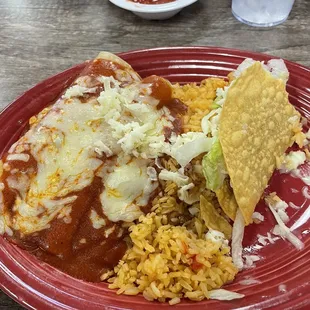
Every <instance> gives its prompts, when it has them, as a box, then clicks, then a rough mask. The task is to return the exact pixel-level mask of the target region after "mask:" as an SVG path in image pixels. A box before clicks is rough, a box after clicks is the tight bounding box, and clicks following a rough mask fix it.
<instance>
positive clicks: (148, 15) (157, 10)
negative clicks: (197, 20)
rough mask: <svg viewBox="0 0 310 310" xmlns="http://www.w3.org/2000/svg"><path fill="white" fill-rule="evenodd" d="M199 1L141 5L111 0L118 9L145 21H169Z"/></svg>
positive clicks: (182, 0) (186, 0) (124, 0)
mask: <svg viewBox="0 0 310 310" xmlns="http://www.w3.org/2000/svg"><path fill="white" fill-rule="evenodd" d="M196 1H197V0H176V1H173V2H168V3H165V4H140V3H134V2H132V1H129V0H110V2H112V3H113V4H115V5H117V6H118V7H120V8H122V9H125V10H128V11H131V12H132V13H134V14H136V15H137V16H139V17H142V18H144V19H157V20H159V19H161V20H162V19H168V18H170V17H172V16H174V15H176V14H177V13H179V12H180V11H181V10H182V9H183V8H185V7H186V6H189V5H191V4H192V3H194V2H196Z"/></svg>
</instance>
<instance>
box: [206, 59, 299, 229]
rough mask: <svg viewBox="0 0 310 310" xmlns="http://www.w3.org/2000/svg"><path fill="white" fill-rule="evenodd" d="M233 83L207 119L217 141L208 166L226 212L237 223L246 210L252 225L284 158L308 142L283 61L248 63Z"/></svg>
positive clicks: (209, 177)
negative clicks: (297, 144)
mask: <svg viewBox="0 0 310 310" xmlns="http://www.w3.org/2000/svg"><path fill="white" fill-rule="evenodd" d="M230 79H231V81H230V84H229V85H228V86H226V87H225V88H224V89H219V90H218V93H217V98H216V100H215V101H214V107H215V109H214V110H212V111H211V112H210V113H209V114H208V115H207V116H205V117H204V119H203V120H202V128H203V130H204V133H205V134H207V135H210V136H212V137H214V142H213V145H212V147H211V150H210V151H209V152H208V153H207V154H206V155H205V156H204V158H203V161H202V165H203V172H204V176H205V178H206V186H207V188H208V189H210V190H212V191H214V192H215V193H216V195H217V198H218V201H219V204H220V206H221V208H222V210H223V212H224V213H225V214H226V215H227V217H228V218H230V219H231V220H235V218H236V213H237V210H238V209H240V211H241V214H242V216H243V219H244V223H245V225H248V224H250V223H252V214H253V212H254V210H255V206H256V204H257V203H258V201H259V200H260V198H261V196H262V194H263V191H264V189H265V188H266V186H267V184H268V181H269V179H270V178H271V176H272V174H273V172H274V170H275V168H276V166H277V163H279V161H281V156H282V155H283V154H284V152H285V151H286V149H287V148H288V147H290V146H291V145H292V144H293V142H294V141H302V133H301V125H300V115H299V113H298V112H297V111H296V110H295V108H294V107H293V106H292V105H291V104H290V103H289V100H288V93H287V92H286V81H287V79H288V71H287V69H286V66H285V64H284V62H283V60H271V61H269V62H268V63H267V65H265V64H263V63H261V62H258V61H254V60H252V59H246V60H245V61H244V62H243V63H242V64H241V65H240V66H239V67H238V69H237V70H236V71H235V72H233V73H232V74H231V76H230Z"/></svg>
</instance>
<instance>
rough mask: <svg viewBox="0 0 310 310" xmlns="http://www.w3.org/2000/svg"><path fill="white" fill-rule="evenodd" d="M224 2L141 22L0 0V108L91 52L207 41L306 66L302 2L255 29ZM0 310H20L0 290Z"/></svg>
mask: <svg viewBox="0 0 310 310" xmlns="http://www.w3.org/2000/svg"><path fill="white" fill-rule="evenodd" d="M230 2H231V1H230V0H200V1H198V2H197V3H195V4H194V5H192V6H190V7H188V8H186V9H184V10H183V11H182V12H181V13H180V14H178V15H177V16H175V17H174V18H172V19H170V20H167V21H145V20H142V19H140V18H138V17H136V16H135V15H133V14H132V13H130V12H127V11H124V10H121V9H119V8H117V7H115V6H113V5H112V4H110V2H108V1H107V0H87V1H85V0H84V1H83V0H71V1H70V0H66V1H63V0H49V1H42V0H28V1H17V0H0V68H1V70H0V90H1V91H0V110H2V109H3V108H4V107H5V106H6V105H7V104H9V103H10V102H11V101H12V100H14V98H16V97H17V96H19V95H20V94H22V93H23V92H24V91H25V90H27V89H28V88H30V87H31V86H33V85H35V84H37V83H38V82H39V81H41V80H43V79H45V78H47V77H48V76H50V75H52V74H55V73H57V72H60V71H62V70H64V69H66V68H69V67H70V66H72V65H74V64H77V63H80V62H83V61H84V60H85V59H89V58H92V57H94V56H95V55H96V54H97V53H98V52H99V51H101V50H107V51H111V52H121V51H128V50H132V49H139V48H151V47H158V46H176V45H179V46H193V45H209V46H221V47H231V48H240V49H247V50H253V51H258V52H266V53H269V54H273V55H276V56H280V57H283V58H286V59H289V60H291V61H295V62H298V63H300V64H303V65H306V66H309V67H310V16H309V15H310V1H308V0H297V1H296V3H295V6H294V8H293V11H292V13H291V15H290V18H289V20H287V21H286V22H285V23H284V24H282V25H280V26H277V27H274V28H269V29H257V28H252V27H249V26H246V25H243V24H241V23H239V22H238V21H236V20H235V19H234V17H233V16H232V15H231V11H230ZM0 281H1V279H0ZM0 309H22V308H21V307H20V306H18V305H17V304H16V303H15V302H14V301H12V300H11V299H10V298H8V297H7V296H6V295H5V294H3V293H2V292H0Z"/></svg>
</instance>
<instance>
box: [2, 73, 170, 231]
mask: <svg viewBox="0 0 310 310" xmlns="http://www.w3.org/2000/svg"><path fill="white" fill-rule="evenodd" d="M97 80H98V83H99V84H100V83H102V84H103V85H102V86H103V89H104V90H103V91H102V92H101V93H100V95H99V97H98V98H97V100H96V99H95V98H93V99H89V100H87V101H86V102H85V103H84V102H83V103H82V102H81V101H80V99H79V96H82V95H83V94H85V93H94V92H95V91H96V87H95V88H87V87H84V86H81V85H74V86H72V87H70V88H69V89H68V90H67V91H66V92H65V94H64V95H63V96H62V98H60V99H59V100H58V101H57V102H56V103H55V104H54V105H53V106H52V107H51V108H50V109H48V110H46V111H45V112H44V113H43V112H42V113H41V116H40V117H37V118H34V120H33V125H32V127H31V129H30V130H29V131H28V132H27V133H26V134H25V135H24V136H23V137H22V138H21V139H20V140H19V141H18V142H17V143H15V144H14V146H13V147H12V148H11V149H10V152H11V153H10V154H9V155H8V160H23V161H25V162H26V161H27V160H29V155H27V154H21V152H22V151H24V150H26V149H27V150H29V152H30V153H31V155H32V156H33V157H34V159H35V160H36V161H37V173H36V174H34V173H32V174H31V173H30V172H31V171H28V172H27V173H28V174H29V175H31V179H30V178H28V175H27V174H25V175H24V176H21V175H20V173H18V171H16V173H15V174H13V173H11V176H10V178H9V179H8V185H9V186H10V187H11V188H12V189H15V190H17V191H18V192H19V199H17V200H16V202H15V205H14V207H13V209H15V210H17V213H16V215H14V219H12V218H11V217H10V216H6V217H5V216H2V218H1V224H0V226H1V227H2V228H1V229H0V233H3V231H4V230H5V228H4V226H8V227H11V228H14V229H15V230H20V231H21V232H22V233H24V234H29V233H32V232H35V231H39V230H42V229H45V228H47V227H48V226H49V223H50V221H52V220H53V219H54V218H56V217H57V218H59V219H63V220H64V221H65V222H67V223H69V222H70V221H71V218H70V212H71V204H72V202H74V200H75V198H74V197H75V196H71V197H70V196H68V195H70V193H72V192H78V191H80V190H82V189H83V188H85V187H87V186H89V185H90V184H91V183H92V181H93V179H94V176H95V175H96V173H97V172H98V170H99V168H102V166H103V165H105V164H106V163H105V161H106V160H105V157H111V156H112V155H118V156H121V157H122V156H123V155H121V154H122V153H125V155H126V154H127V155H129V157H132V156H133V152H135V154H137V155H138V157H140V156H141V157H147V158H150V157H157V156H158V155H159V154H161V152H162V148H160V147H158V143H159V141H161V142H164V135H163V131H164V127H165V126H168V127H172V123H171V121H170V120H169V111H167V109H159V110H158V109H157V108H156V105H154V106H152V105H149V104H148V100H149V99H150V97H149V96H147V95H141V87H140V86H139V85H138V84H132V85H129V86H127V87H122V86H121V84H120V82H119V81H117V80H115V79H114V78H113V77H99V78H98V79H97ZM97 87H99V86H97ZM157 103H158V102H157ZM170 119H171V117H170ZM161 142H160V143H159V145H162V143H161ZM154 146H156V147H154ZM103 155H105V156H103ZM123 157H124V156H123ZM147 164H148V162H147V161H142V162H141V161H135V160H133V161H132V162H131V163H130V164H127V162H125V163H119V165H120V166H119V167H114V171H113V172H112V173H110V174H108V176H107V177H106V178H104V180H103V182H104V184H105V186H106V189H105V190H104V192H103V193H102V195H101V200H102V203H103V206H104V212H105V213H106V215H107V216H108V218H109V219H111V220H112V221H120V220H124V221H132V220H133V219H136V218H137V217H139V216H140V215H141V214H142V212H141V210H140V207H142V206H145V205H146V204H147V203H148V200H149V197H150V195H151V194H152V192H153V191H154V190H155V189H156V187H157V182H156V181H154V180H153V179H154V176H153V177H152V178H153V179H150V177H149V176H148V174H147ZM5 165H6V166H5V167H6V169H7V170H10V166H9V164H8V163H5ZM5 167H4V168H5ZM32 172H33V171H32ZM112 193H114V194H115V193H117V194H115V195H114V194H112ZM118 195H120V196H118ZM62 197H66V198H62ZM38 215H40V217H38ZM94 218H95V216H92V219H94ZM97 222H98V221H97ZM101 224H103V221H101V222H100V223H99V224H98V223H97V224H96V225H95V226H96V227H99V226H100V225H101Z"/></svg>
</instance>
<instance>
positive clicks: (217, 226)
mask: <svg viewBox="0 0 310 310" xmlns="http://www.w3.org/2000/svg"><path fill="white" fill-rule="evenodd" d="M200 215H201V218H202V219H203V221H204V222H205V224H206V226H207V227H208V228H209V229H214V230H217V231H220V232H222V233H223V234H224V235H225V237H226V238H227V239H230V238H231V234H232V227H231V225H230V224H229V223H228V221H227V220H226V219H225V218H224V217H223V216H221V215H220V214H219V213H218V212H217V210H216V209H215V208H214V206H213V205H212V203H210V202H209V201H208V200H207V199H206V198H205V197H204V196H202V195H201V196H200Z"/></svg>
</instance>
